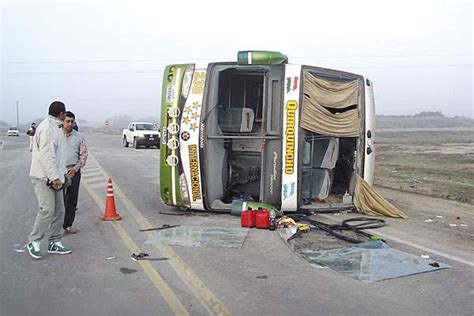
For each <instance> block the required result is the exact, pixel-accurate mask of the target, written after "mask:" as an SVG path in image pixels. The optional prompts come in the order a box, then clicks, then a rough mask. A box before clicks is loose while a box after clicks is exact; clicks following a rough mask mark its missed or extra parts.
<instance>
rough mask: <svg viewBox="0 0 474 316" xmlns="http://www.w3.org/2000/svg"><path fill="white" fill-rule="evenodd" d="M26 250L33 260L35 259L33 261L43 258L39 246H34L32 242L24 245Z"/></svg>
mask: <svg viewBox="0 0 474 316" xmlns="http://www.w3.org/2000/svg"><path fill="white" fill-rule="evenodd" d="M26 249H28V253H29V254H30V256H32V257H33V258H35V259H41V258H43V257H42V256H41V251H40V248H39V245H35V244H34V243H33V242H30V243H27V244H26Z"/></svg>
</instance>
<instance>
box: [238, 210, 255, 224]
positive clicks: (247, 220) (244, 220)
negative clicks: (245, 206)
mask: <svg viewBox="0 0 474 316" xmlns="http://www.w3.org/2000/svg"><path fill="white" fill-rule="evenodd" d="M255 219H256V212H255V211H252V210H246V211H242V213H241V214H240V224H241V225H242V227H255Z"/></svg>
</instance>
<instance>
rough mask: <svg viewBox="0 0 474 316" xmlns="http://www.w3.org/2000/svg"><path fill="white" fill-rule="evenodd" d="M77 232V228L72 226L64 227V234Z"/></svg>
mask: <svg viewBox="0 0 474 316" xmlns="http://www.w3.org/2000/svg"><path fill="white" fill-rule="evenodd" d="M78 232H79V230H78V229H75V228H72V226H69V227H66V228H64V234H77V233H78Z"/></svg>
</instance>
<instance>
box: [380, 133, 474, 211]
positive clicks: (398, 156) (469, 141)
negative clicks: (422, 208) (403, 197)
mask: <svg viewBox="0 0 474 316" xmlns="http://www.w3.org/2000/svg"><path fill="white" fill-rule="evenodd" d="M375 136H376V167H375V181H374V184H375V185H377V186H380V187H386V188H392V189H398V190H403V191H408V192H413V193H419V194H425V195H429V196H433V197H437V198H443V199H448V200H453V201H458V202H463V203H469V204H474V128H464V129H411V130H402V129H390V130H388V129H387V130H384V129H381V130H377V133H376V135H375Z"/></svg>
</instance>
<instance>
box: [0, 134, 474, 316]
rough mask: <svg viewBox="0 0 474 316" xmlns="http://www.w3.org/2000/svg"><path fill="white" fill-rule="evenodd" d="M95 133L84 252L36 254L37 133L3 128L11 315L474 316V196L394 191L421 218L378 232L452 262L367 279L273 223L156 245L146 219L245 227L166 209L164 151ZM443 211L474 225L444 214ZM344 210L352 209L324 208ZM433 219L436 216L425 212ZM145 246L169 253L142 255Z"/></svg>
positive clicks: (0, 301) (80, 216) (1, 169)
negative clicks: (318, 260) (233, 239)
mask: <svg viewBox="0 0 474 316" xmlns="http://www.w3.org/2000/svg"><path fill="white" fill-rule="evenodd" d="M86 139H87V142H88V146H89V150H90V153H91V158H90V160H89V162H88V164H87V167H86V168H85V169H84V172H83V182H82V185H81V191H80V199H79V206H78V208H79V209H78V213H77V216H76V222H75V223H76V224H77V227H78V228H79V229H80V232H79V233H78V234H76V235H67V236H65V237H64V239H63V242H64V244H65V245H67V246H69V247H71V248H72V249H73V253H72V254H71V255H64V256H58V255H45V256H44V257H43V259H41V260H34V259H32V258H31V257H29V256H28V254H27V253H26V252H16V251H15V250H16V249H20V250H21V249H22V248H21V247H22V246H23V245H24V244H25V243H26V240H27V236H28V234H29V232H30V230H31V228H32V225H33V221H34V219H35V216H36V212H37V202H36V199H35V196H34V193H33V188H32V186H31V183H30V180H29V177H28V172H29V164H30V159H31V153H30V152H29V150H28V139H27V137H26V136H20V137H18V138H12V137H5V136H0V148H2V149H0V186H1V188H2V189H1V190H0V253H1V255H2V260H0V271H1V276H0V314H1V315H35V316H38V315H69V316H71V315H173V314H175V315H176V314H177V315H188V314H189V315H228V314H232V315H290V314H299V315H381V314H384V315H473V314H474V307H473V306H474V304H473V303H472V302H473V301H474V281H473V280H474V258H473V253H474V251H473V250H474V249H473V238H472V236H473V232H472V231H473V228H474V227H473V226H474V220H473V213H472V211H473V210H472V205H467V204H461V203H456V202H450V201H444V200H438V199H433V198H429V197H425V196H417V195H414V196H412V195H406V194H405V193H402V192H396V191H391V190H387V189H382V191H383V193H384V194H386V195H387V196H388V197H389V199H392V198H393V199H396V200H397V201H398V200H399V199H401V201H400V203H401V206H402V207H403V208H404V210H405V211H407V212H408V213H409V215H410V217H411V218H410V219H409V220H406V221H403V220H389V221H388V226H387V227H384V228H382V229H380V230H378V231H377V233H380V234H382V235H383V236H384V238H385V239H387V242H388V243H389V245H390V246H391V247H394V248H396V249H400V250H403V251H406V252H410V253H413V254H416V255H420V254H429V255H430V256H431V257H432V258H433V259H436V260H439V261H440V262H443V263H446V264H449V265H450V266H451V268H450V269H445V270H439V271H436V272H430V273H422V274H417V275H412V276H407V277H403V278H397V279H391V280H385V281H380V282H374V283H363V282H360V281H357V280H353V279H350V278H348V277H346V276H344V275H342V274H339V273H337V272H334V271H332V270H330V269H327V268H315V267H313V266H311V265H309V264H308V263H307V262H306V261H304V260H303V259H301V258H300V257H298V256H296V255H295V254H294V253H293V252H292V251H291V250H290V249H289V248H288V247H287V246H286V244H285V243H284V242H283V241H282V239H281V238H280V236H279V235H278V234H277V233H275V232H271V231H265V230H257V229H251V230H250V231H249V233H248V235H247V237H246V239H245V242H244V244H243V246H242V248H241V249H228V248H197V247H185V246H166V245H151V244H147V243H145V242H146V241H147V240H148V239H149V238H150V237H152V236H153V234H154V232H148V233H144V232H139V231H138V230H139V229H141V228H149V227H156V226H161V225H163V224H180V225H182V226H203V227H227V228H237V227H240V219H239V218H237V217H233V216H230V215H227V214H220V215H216V214H209V213H192V214H191V216H172V215H166V214H160V211H162V212H172V211H174V210H173V209H172V208H170V207H167V206H165V205H163V204H162V203H161V202H160V199H159V195H158V191H159V190H158V188H159V183H158V159H159V158H158V150H157V149H138V150H136V149H133V148H123V147H122V146H121V141H120V137H119V136H113V135H102V134H87V135H86ZM2 142H3V147H2V144H1V143H2ZM109 176H110V177H111V178H112V179H113V183H114V193H115V202H116V205H117V212H118V213H119V214H120V215H121V216H122V217H123V219H122V220H121V221H119V222H103V221H101V220H100V219H99V217H100V215H101V214H102V212H103V208H104V202H105V196H106V188H107V183H106V182H107V179H108V177H109ZM430 203H431V204H430ZM432 206H434V207H432ZM418 210H420V211H418ZM439 212H442V215H441V213H439ZM436 215H438V216H444V217H443V219H446V221H448V219H450V217H453V218H454V219H457V220H458V221H459V220H462V221H463V223H466V225H468V226H463V227H460V226H456V227H451V226H449V225H448V224H447V222H446V223H444V224H446V225H448V226H446V225H444V224H442V223H441V220H439V223H437V222H436V221H437V219H439V218H437V217H436ZM344 216H346V217H347V216H349V215H347V214H346V215H339V216H337V215H325V216H324V217H325V218H328V219H340V218H342V217H344ZM428 217H429V218H433V219H434V220H433V222H425V219H427V218H428ZM458 218H459V219H458ZM430 224H433V225H431V226H430ZM446 227H450V228H446ZM454 229H456V230H454ZM139 251H143V252H146V253H149V254H150V257H155V258H166V259H167V260H157V261H138V262H135V261H132V260H130V255H131V253H132V252H139Z"/></svg>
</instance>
